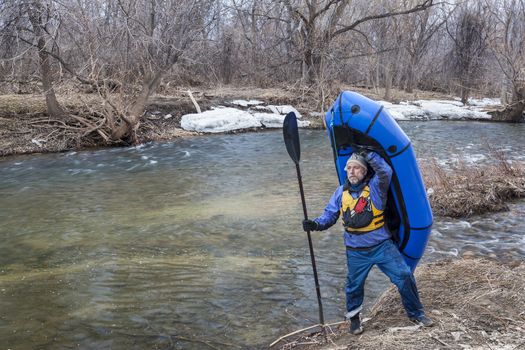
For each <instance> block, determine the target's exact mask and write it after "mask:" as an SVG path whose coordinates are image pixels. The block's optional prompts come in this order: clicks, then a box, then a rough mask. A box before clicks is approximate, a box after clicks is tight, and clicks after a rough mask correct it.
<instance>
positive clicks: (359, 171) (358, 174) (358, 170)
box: [346, 163, 366, 185]
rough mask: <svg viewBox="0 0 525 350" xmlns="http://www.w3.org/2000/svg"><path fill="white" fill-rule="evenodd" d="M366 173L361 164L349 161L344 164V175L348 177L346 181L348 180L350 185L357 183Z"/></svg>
mask: <svg viewBox="0 0 525 350" xmlns="http://www.w3.org/2000/svg"><path fill="white" fill-rule="evenodd" d="M365 175H366V169H365V168H363V167H362V166H361V165H358V164H354V163H349V164H348V165H347V166H346V176H347V177H348V181H350V184H351V185H357V184H359V183H360V182H361V181H363V179H364V178H365Z"/></svg>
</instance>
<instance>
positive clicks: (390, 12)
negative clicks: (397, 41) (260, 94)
mask: <svg viewBox="0 0 525 350" xmlns="http://www.w3.org/2000/svg"><path fill="white" fill-rule="evenodd" d="M283 2H284V4H285V5H286V6H287V7H288V9H289V12H290V13H291V14H293V18H294V20H296V21H298V22H300V23H301V26H300V29H301V39H302V46H303V51H302V55H303V64H304V66H305V69H304V74H305V78H306V79H307V81H308V82H310V83H314V82H315V81H316V80H317V79H319V78H320V77H321V72H322V66H323V58H324V55H325V53H326V52H327V51H329V48H330V44H331V43H332V41H333V39H334V38H336V37H338V36H340V35H342V34H345V33H348V32H351V31H356V32H359V30H358V27H359V26H360V25H361V24H363V23H366V22H369V21H374V20H380V19H384V18H388V17H393V16H399V15H405V14H409V13H414V12H418V11H424V10H426V9H428V8H430V7H431V6H432V5H433V0H424V1H421V2H417V3H416V4H415V5H413V6H412V5H411V4H410V5H409V7H404V5H405V4H399V3H398V2H397V1H395V2H393V3H392V2H391V1H390V2H387V3H385V4H382V3H379V4H378V6H377V7H376V8H375V9H372V8H371V7H368V6H367V8H363V7H361V8H360V9H362V10H364V11H363V12H361V13H356V8H357V6H353V5H354V4H353V2H352V1H349V0H325V1H322V2H318V1H315V0H301V1H295V2H294V1H292V0H283ZM369 5H372V4H369ZM371 10H372V11H373V12H372V11H371ZM371 12H372V14H370V13H371Z"/></svg>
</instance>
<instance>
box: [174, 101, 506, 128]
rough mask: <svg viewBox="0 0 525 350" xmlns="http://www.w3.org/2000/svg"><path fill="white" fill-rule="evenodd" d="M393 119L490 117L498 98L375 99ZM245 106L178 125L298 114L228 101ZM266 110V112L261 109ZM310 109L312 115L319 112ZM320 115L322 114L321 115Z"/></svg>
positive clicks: (269, 123)
mask: <svg viewBox="0 0 525 350" xmlns="http://www.w3.org/2000/svg"><path fill="white" fill-rule="evenodd" d="M378 102H379V103H381V104H382V105H383V106H384V107H385V109H387V110H388V111H389V113H390V114H391V115H392V117H394V118H395V119H396V120H440V119H456V120H457V119H476V120H480V119H490V118H491V116H490V115H489V114H488V113H486V112H484V111H483V108H484V107H486V106H500V105H501V103H500V100H499V99H490V98H484V99H470V100H469V105H468V106H463V104H462V103H461V102H460V101H459V100H458V99H455V100H418V101H411V102H401V103H399V104H392V103H390V102H386V101H378ZM231 103H232V104H236V105H238V106H242V107H245V108H246V107H249V108H248V110H240V109H237V108H231V107H216V108H214V109H212V110H210V111H205V112H203V113H197V114H186V115H184V116H182V120H181V126H182V128H183V129H185V130H191V131H199V132H208V133H218V132H226V131H232V130H238V129H247V128H258V127H266V128H281V127H282V125H283V121H284V117H285V115H286V114H287V113H289V112H294V113H295V114H296V116H297V118H301V114H300V113H299V112H298V111H297V110H296V109H295V108H294V107H292V106H286V105H285V106H273V105H268V106H262V105H261V104H262V103H263V102H261V101H257V100H250V101H246V100H235V101H232V102H231ZM263 112H266V113H263ZM314 113H315V112H312V113H310V115H311V116H314V115H315V116H318V115H319V116H321V114H314ZM321 117H322V116H321ZM298 125H299V127H306V126H309V125H310V122H309V121H301V120H298Z"/></svg>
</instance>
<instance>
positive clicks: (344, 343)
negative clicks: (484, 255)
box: [280, 259, 525, 350]
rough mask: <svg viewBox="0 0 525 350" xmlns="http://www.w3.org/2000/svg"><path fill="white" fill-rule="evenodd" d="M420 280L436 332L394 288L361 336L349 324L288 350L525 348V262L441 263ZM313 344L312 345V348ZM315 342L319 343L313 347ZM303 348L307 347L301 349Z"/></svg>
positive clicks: (418, 274)
mask: <svg viewBox="0 0 525 350" xmlns="http://www.w3.org/2000/svg"><path fill="white" fill-rule="evenodd" d="M416 279H417V281H418V287H419V290H420V293H421V298H422V300H423V304H424V305H425V307H426V310H427V313H428V314H429V316H430V317H431V318H432V319H433V320H434V322H435V325H434V327H431V328H419V327H417V326H414V325H413V324H411V323H410V322H409V321H408V319H407V317H406V315H405V313H404V310H403V309H402V307H401V301H400V298H399V294H398V292H397V290H395V288H394V287H392V288H390V289H389V290H387V291H386V292H385V293H384V294H383V295H382V296H381V297H380V299H379V300H378V301H377V303H376V304H375V306H374V307H373V308H372V310H371V311H370V312H369V314H368V315H364V316H365V319H367V321H366V322H365V323H364V329H365V332H364V333H363V334H362V335H360V336H352V335H350V334H348V333H347V327H348V326H347V325H346V324H344V325H343V326H341V327H340V328H339V329H337V330H335V331H334V332H333V333H332V334H331V335H330V339H329V341H328V343H326V342H325V341H324V339H323V337H321V336H320V335H319V334H315V335H309V336H306V337H302V338H299V339H294V340H289V341H288V343H287V344H284V345H283V344H282V343H281V344H280V347H281V348H282V349H312V350H313V349H363V350H376V349H380V350H387V349H388V350H389V349H392V350H394V349H395V350H398V349H407V350H411V349H414V350H416V349H417V350H419V349H441V348H448V349H506V350H507V349H508V350H511V349H516V350H517V349H523V348H525V263H523V262H521V263H517V264H515V265H514V266H509V265H505V266H504V265H502V264H501V263H499V262H496V261H491V260H485V259H466V260H448V261H440V262H436V263H432V264H428V265H423V266H420V267H419V268H418V270H417V272H416ZM306 343H310V344H306ZM312 343H315V344H312ZM299 344H303V345H299Z"/></svg>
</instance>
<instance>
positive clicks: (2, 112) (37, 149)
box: [0, 87, 453, 157]
mask: <svg viewBox="0 0 525 350" xmlns="http://www.w3.org/2000/svg"><path fill="white" fill-rule="evenodd" d="M342 89H344V90H352V91H356V92H359V93H361V94H363V95H365V96H367V97H369V98H371V99H373V100H378V101H381V100H382V96H381V91H374V90H372V89H364V88H356V87H343V88H342ZM192 90H193V93H192V95H193V96H194V97H195V100H196V102H197V103H198V105H199V106H200V108H201V110H203V111H204V110H208V109H210V108H211V107H215V106H232V107H237V108H242V107H239V106H237V105H233V104H232V101H234V100H239V99H244V100H260V101H262V102H264V103H265V104H275V105H291V106H293V107H295V108H296V109H297V110H298V111H299V112H300V113H301V114H302V116H303V120H306V121H309V122H310V126H308V127H307V128H311V129H323V128H324V125H323V122H322V112H321V110H320V109H319V107H318V105H317V104H316V101H315V98H314V97H313V96H311V95H309V94H300V93H299V92H298V91H291V90H289V89H285V88H268V89H261V88H246V89H244V88H234V87H221V88H206V89H195V88H193V89H192ZM187 91H188V89H178V90H175V89H173V90H171V91H163V93H164V95H160V94H158V95H155V96H154V97H153V98H152V99H151V101H150V103H149V106H148V108H147V110H146V112H145V114H144V117H143V120H142V122H141V125H140V127H139V129H138V132H137V136H138V141H139V143H146V142H150V141H169V140H173V139H176V138H180V137H191V136H196V135H199V134H200V133H198V132H193V131H186V130H184V129H182V128H181V125H180V121H181V117H182V116H183V115H184V114H190V113H196V110H195V106H194V104H193V103H192V101H191V99H190V97H189V95H188V93H187ZM60 96H62V98H60V99H59V100H60V102H61V103H62V104H63V105H64V106H65V107H66V108H67V109H68V110H69V111H71V113H76V114H78V115H81V114H82V113H86V111H87V110H89V107H90V106H93V105H95V104H100V103H101V101H100V99H99V98H97V96H96V95H94V94H83V93H78V92H77V93H73V92H63V93H61V94H60ZM335 97H336V95H334V99H335ZM418 99H428V100H435V99H450V100H452V99H453V96H449V95H445V94H441V93H434V92H424V91H416V92H415V93H412V94H408V93H405V92H403V91H394V92H393V93H392V98H391V100H390V102H393V103H398V102H400V101H414V100H418ZM328 107H329V106H325V107H324V108H328ZM263 130H266V129H265V128H248V129H240V130H235V131H229V132H227V133H241V132H253V131H256V132H259V131H263ZM102 141H103V140H99V141H97V140H96V139H93V137H90V135H78V134H74V133H70V132H65V131H64V130H63V129H62V128H60V125H59V124H58V123H51V121H50V118H49V117H47V114H46V107H45V100H44V97H43V95H41V94H25V95H12V94H11V95H0V157H5V156H10V155H17V154H31V153H49V152H64V151H70V150H75V151H78V150H83V149H91V148H94V147H95V148H99V147H114V146H123V144H108V143H106V142H102ZM124 146H125V145H124Z"/></svg>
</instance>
